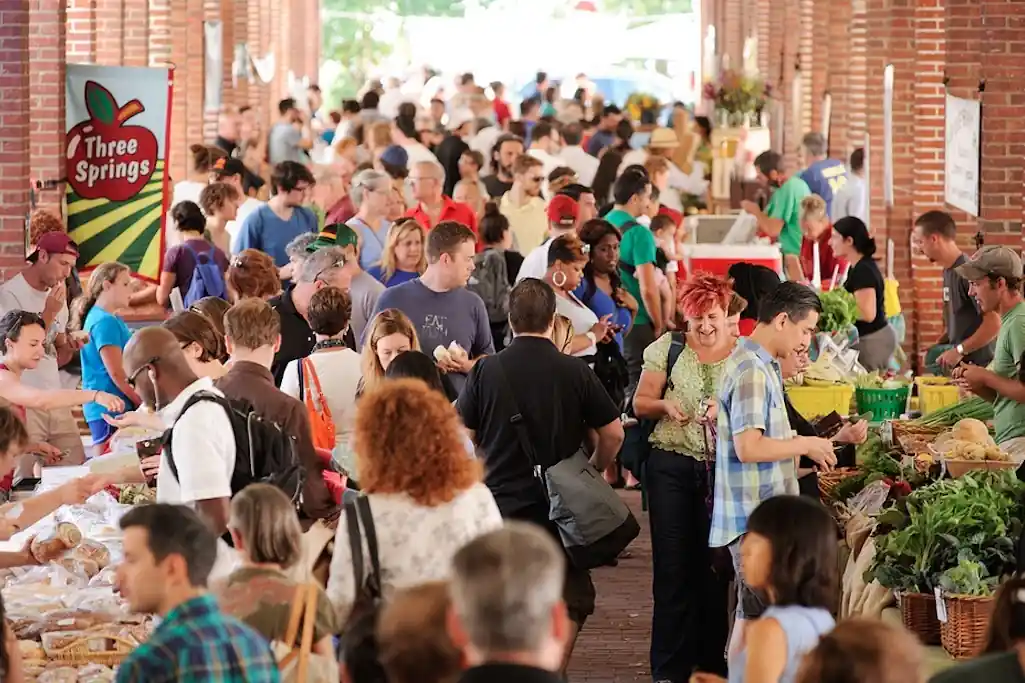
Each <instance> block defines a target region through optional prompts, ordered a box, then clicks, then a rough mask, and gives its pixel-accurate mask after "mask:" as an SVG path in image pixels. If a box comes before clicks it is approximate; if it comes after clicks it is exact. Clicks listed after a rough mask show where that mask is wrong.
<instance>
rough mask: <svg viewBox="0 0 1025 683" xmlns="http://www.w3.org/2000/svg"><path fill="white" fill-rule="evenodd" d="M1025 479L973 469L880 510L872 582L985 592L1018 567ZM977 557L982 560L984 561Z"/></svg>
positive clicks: (869, 575)
mask: <svg viewBox="0 0 1025 683" xmlns="http://www.w3.org/2000/svg"><path fill="white" fill-rule="evenodd" d="M1023 495H1025V484H1022V482H1019V481H1018V479H1017V477H1016V476H1015V473H1014V472H1010V471H1006V470H1004V471H986V472H973V473H971V474H968V475H965V476H964V477H961V478H960V479H944V480H941V481H938V482H935V483H933V484H930V485H929V486H925V487H923V488H920V489H917V490H915V491H914V492H912V493H911V494H910V495H909V496H907V497H906V498H904V499H903V500H901V501H900V502H898V504H897V505H896V506H895V507H893V508H891V509H889V510H887V511H885V512H884V513H882V514H881V515H879V517H878V519H877V521H878V523H879V527H878V529H879V530H880V531H883V530H885V533H881V534H880V535H879V536H877V538H876V555H875V558H874V559H873V561H872V565H871V566H870V567H869V569H868V571H867V572H866V573H865V580H866V581H868V582H870V581H872V580H878V581H879V583H880V584H882V585H883V586H884V587H886V588H890V589H893V590H899V591H907V592H915V593H930V592H932V590H933V588H934V587H936V586H937V585H939V586H941V587H944V588H945V590H948V591H970V593H969V594H977V592H979V591H983V590H985V587H986V586H988V585H989V583H992V582H993V581H991V579H997V578H998V577H1001V576H1004V575H1005V574H1007V573H1008V572H1011V571H1014V569H1015V563H1016V547H1015V546H1016V543H1017V540H1018V537H1019V535H1020V533H1021V528H1022V519H1023V516H1025V506H1023ZM972 563H976V564H978V565H979V566H978V567H976V566H974V565H973V564H972Z"/></svg>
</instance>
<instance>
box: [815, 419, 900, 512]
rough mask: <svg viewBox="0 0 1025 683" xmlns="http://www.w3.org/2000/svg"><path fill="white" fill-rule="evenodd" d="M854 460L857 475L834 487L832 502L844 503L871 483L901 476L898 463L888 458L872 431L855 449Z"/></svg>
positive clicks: (884, 447) (888, 455) (881, 442)
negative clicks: (856, 465) (856, 464)
mask: <svg viewBox="0 0 1025 683" xmlns="http://www.w3.org/2000/svg"><path fill="white" fill-rule="evenodd" d="M854 458H855V462H857V463H858V473H857V474H855V475H852V476H850V477H847V478H846V479H844V480H843V481H841V482H840V483H838V484H837V485H836V487H835V488H834V489H833V492H832V498H833V500H836V501H839V502H844V501H846V500H848V499H849V498H851V497H853V496H855V495H857V494H858V493H859V492H860V491H861V490H862V489H863V488H865V487H866V486H868V485H869V484H871V483H873V482H876V481H880V480H882V479H886V478H890V479H895V478H897V477H900V476H901V468H900V463H899V462H897V461H896V460H895V459H894V458H892V457H891V456H890V454H889V452H888V451H887V449H886V446H884V445H883V440H882V439H881V438H880V437H879V434H878V433H876V432H874V431H872V432H869V435H868V438H867V439H865V443H863V444H861V445H859V446H858V447H857V449H856V450H855V455H854Z"/></svg>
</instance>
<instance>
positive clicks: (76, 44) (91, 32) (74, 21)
mask: <svg viewBox="0 0 1025 683" xmlns="http://www.w3.org/2000/svg"><path fill="white" fill-rule="evenodd" d="M66 49H67V57H68V61H69V62H71V63H73V64H92V63H94V62H95V61H96V0H67V47H66Z"/></svg>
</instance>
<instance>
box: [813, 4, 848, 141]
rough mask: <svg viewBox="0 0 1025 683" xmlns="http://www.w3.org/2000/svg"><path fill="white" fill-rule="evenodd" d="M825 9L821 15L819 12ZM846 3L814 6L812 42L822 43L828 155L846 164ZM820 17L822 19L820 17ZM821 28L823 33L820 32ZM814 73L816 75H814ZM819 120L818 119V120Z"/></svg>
mask: <svg viewBox="0 0 1025 683" xmlns="http://www.w3.org/2000/svg"><path fill="white" fill-rule="evenodd" d="M823 6H824V7H825V12H824V13H822V12H820V8H822V7H823ZM852 9H853V8H852V6H851V2H850V0H840V1H839V2H830V3H825V2H818V3H816V4H815V17H816V19H815V28H816V38H817V40H818V42H819V44H821V43H823V42H824V43H825V44H826V47H825V54H826V56H827V58H826V62H827V64H826V70H825V77H824V79H823V81H824V83H823V92H828V93H829V95H830V97H831V98H832V113H831V115H830V121H829V140H828V142H829V155H830V156H831V157H835V158H838V159H844V160H846V159H847V157H848V156H849V154H850V150H849V149H848V144H847V142H848V134H849V133H848V131H849V117H850V109H851V97H850V95H851V82H850V77H851V66H852V64H851V61H852V60H851V33H850V32H851V18H852V16H851V15H852ZM823 14H824V15H825V16H823ZM823 27H824V30H822V29H823ZM816 73H818V72H816ZM820 118H821V117H820Z"/></svg>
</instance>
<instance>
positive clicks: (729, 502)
mask: <svg viewBox="0 0 1025 683" xmlns="http://www.w3.org/2000/svg"><path fill="white" fill-rule="evenodd" d="M749 429H758V430H760V431H762V432H763V433H764V434H765V436H767V437H768V438H770V439H780V440H784V439H791V438H793V432H792V430H791V428H790V419H789V418H788V417H787V409H786V402H785V401H784V396H783V377H782V375H781V374H780V368H779V363H778V362H776V359H775V358H773V357H772V356H770V355H769V352H768V351H766V350H765V349H764V348H762V347H761V345H759V344H757V343H755V342H753V341H751V339H749V338H747V337H741V338H740V339H739V340H738V341H737V348H735V349H734V350H733V353H732V354H731V355H730V357H729V358H727V359H726V365H725V366H724V367H723V371H722V380H721V381H720V384H719V419H718V434H717V436H716V443H715V498H714V502H713V509H712V527H711V532H710V533H709V538H708V543H709V545H711V546H712V547H713V548H719V547H722V546H727V545H729V544H730V543H732V542H733V541H734V540H736V539H737V538H739V537H740V536H741V535H743V534H744V532H745V531H747V518H748V516H749V515H750V514H751V513H752V512H753V511H754V509H755V508H756V507H758V504H759V503H761V502H762V501H763V500H766V499H767V498H772V497H773V496H778V495H782V494H797V492H798V491H797V468H796V466H795V462H794V460H793V459H792V458H789V459H787V460H780V461H777V462H748V463H745V462H741V461H740V459H739V458H738V457H737V447H736V445H735V444H734V442H733V437H734V435H736V434H740V433H742V432H745V431H747V430H749Z"/></svg>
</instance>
